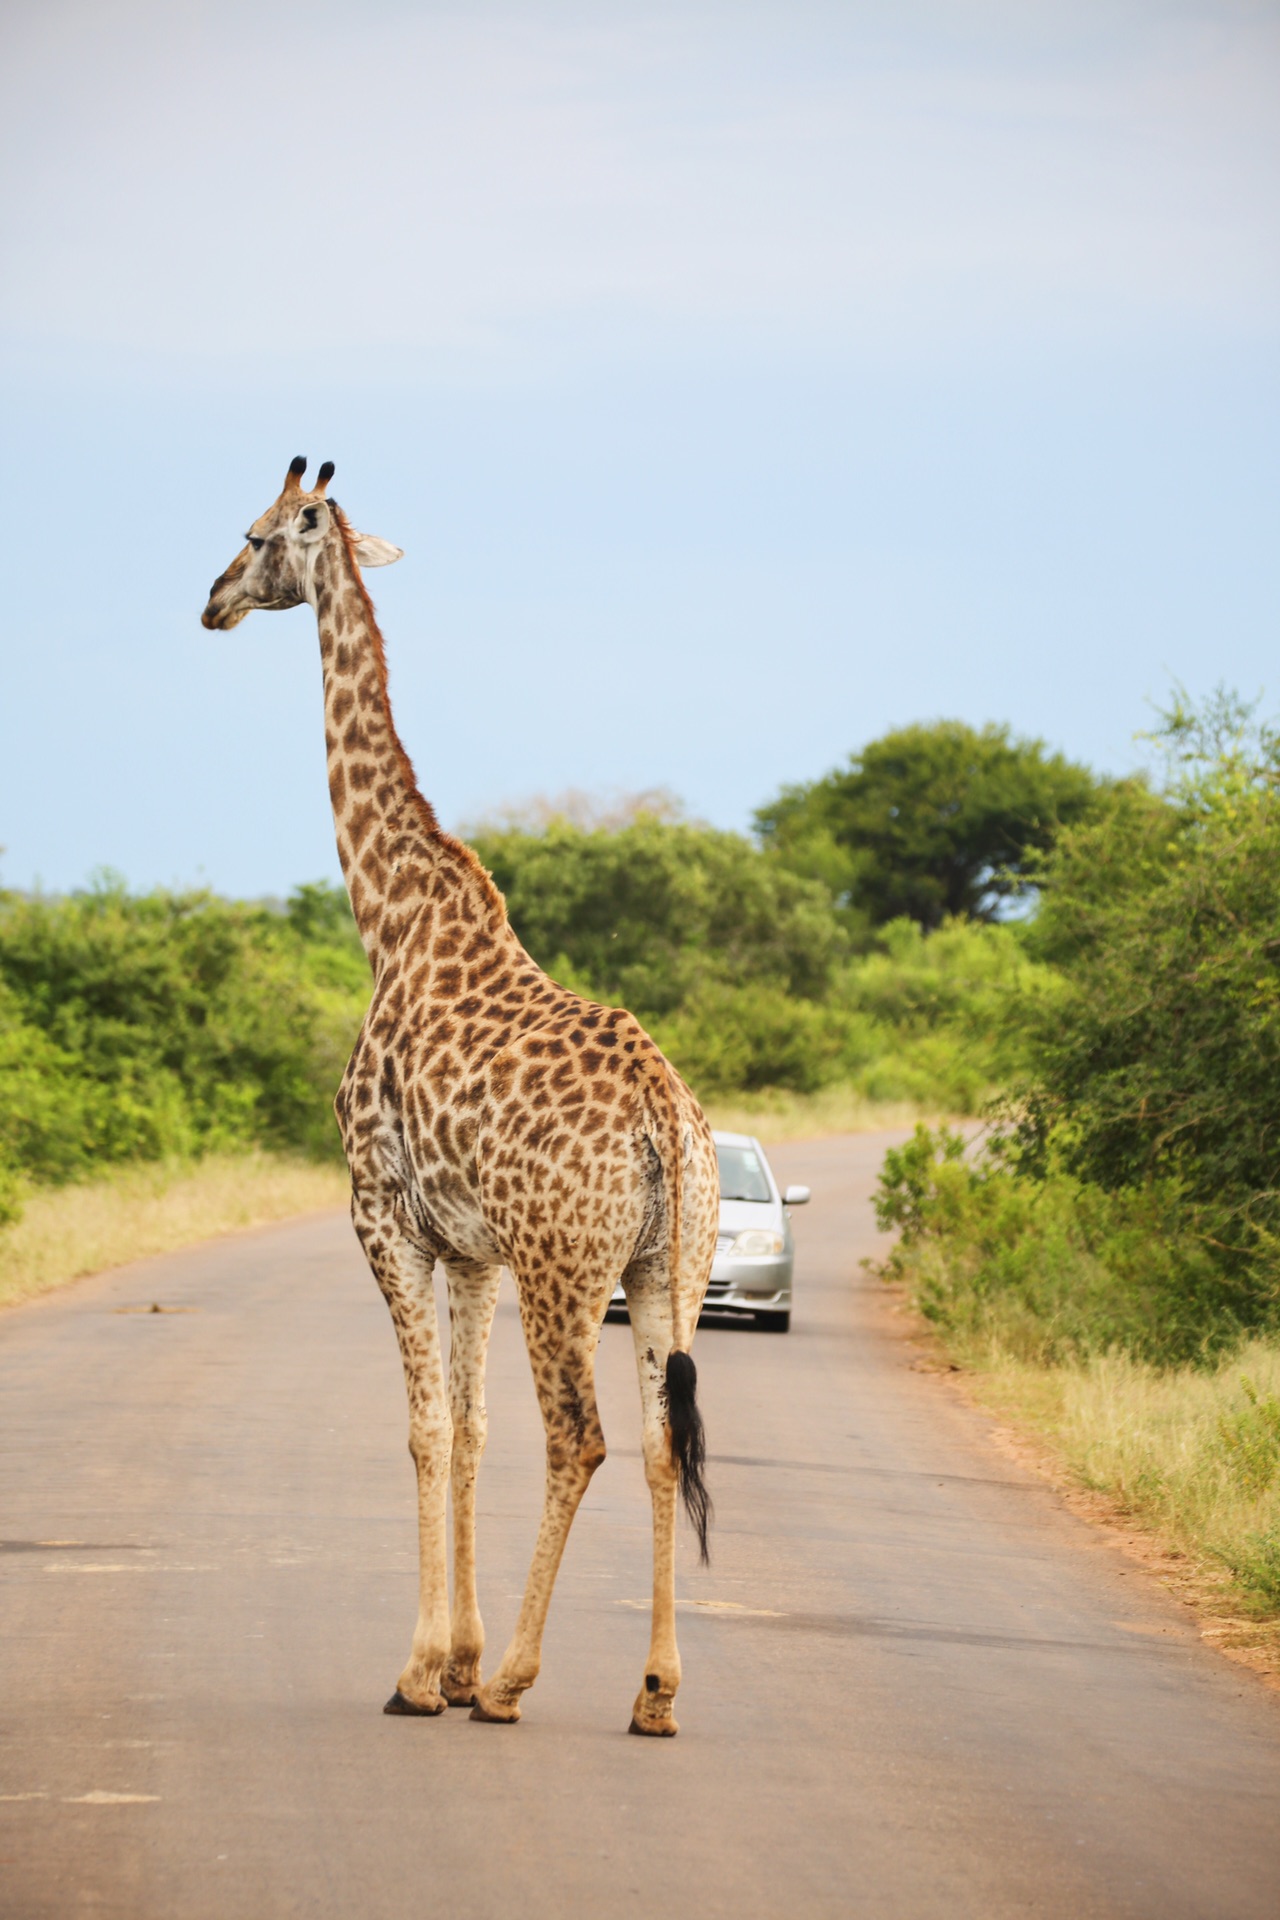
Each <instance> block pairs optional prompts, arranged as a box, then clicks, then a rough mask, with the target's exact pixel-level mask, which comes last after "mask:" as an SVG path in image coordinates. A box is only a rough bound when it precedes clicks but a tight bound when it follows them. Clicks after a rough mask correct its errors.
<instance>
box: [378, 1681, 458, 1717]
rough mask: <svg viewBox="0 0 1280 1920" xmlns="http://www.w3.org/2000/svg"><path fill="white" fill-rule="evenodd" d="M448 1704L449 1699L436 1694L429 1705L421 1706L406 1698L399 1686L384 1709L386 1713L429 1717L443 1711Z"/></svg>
mask: <svg viewBox="0 0 1280 1920" xmlns="http://www.w3.org/2000/svg"><path fill="white" fill-rule="evenodd" d="M448 1704H449V1703H448V1701H447V1700H443V1699H441V1697H440V1695H439V1694H436V1695H435V1696H434V1697H433V1699H432V1700H431V1701H430V1703H429V1704H428V1705H427V1706H422V1707H420V1706H419V1705H418V1703H417V1701H416V1700H406V1699H405V1697H404V1695H403V1694H402V1693H401V1691H400V1689H399V1687H397V1688H396V1690H395V1692H394V1693H393V1694H392V1696H391V1698H390V1699H389V1700H388V1702H387V1704H386V1706H385V1707H384V1708H383V1709H382V1711H383V1712H384V1713H410V1714H419V1715H422V1716H423V1717H426V1718H429V1717H430V1716H432V1715H434V1714H437V1713H443V1712H444V1710H445V1708H446V1707H447V1706H448Z"/></svg>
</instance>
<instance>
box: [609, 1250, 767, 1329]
mask: <svg viewBox="0 0 1280 1920" xmlns="http://www.w3.org/2000/svg"><path fill="white" fill-rule="evenodd" d="M794 1264H795V1257H794V1255H793V1254H790V1253H779V1254H756V1255H752V1256H751V1257H749V1258H748V1257H739V1258H738V1259H732V1258H731V1257H730V1256H729V1255H728V1254H723V1253H721V1254H717V1255H716V1257H715V1259H714V1261H713V1262H712V1264H711V1278H710V1280H709V1281H708V1282H707V1294H706V1298H705V1300H704V1301H703V1303H702V1311H703V1312H704V1313H724V1314H743V1313H786V1312H788V1311H789V1309H790V1306H791V1272H792V1268H793V1266H794ZM626 1304H627V1296H626V1294H625V1293H624V1292H623V1290H622V1288H621V1287H615V1288H614V1290H613V1298H612V1299H611V1300H610V1302H609V1311H610V1312H611V1313H613V1312H615V1311H616V1310H617V1309H618V1308H620V1307H622V1308H625V1306H626Z"/></svg>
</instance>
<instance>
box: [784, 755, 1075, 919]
mask: <svg viewBox="0 0 1280 1920" xmlns="http://www.w3.org/2000/svg"><path fill="white" fill-rule="evenodd" d="M1099 784H1100V783H1099V782H1098V780H1097V778H1096V777H1095V775H1093V774H1092V773H1091V772H1090V771H1089V769H1088V768H1087V767H1083V766H1079V765H1077V764H1076V763H1075V762H1073V761H1070V760H1067V759H1066V758H1065V757H1064V756H1063V755H1062V754H1060V753H1052V754H1051V753H1050V752H1049V751H1048V750H1047V748H1046V747H1045V745H1044V743H1043V741H1040V740H1024V739H1017V738H1014V737H1012V736H1011V734H1010V731H1009V728H1008V727H1005V726H992V725H988V726H985V727H983V728H981V730H978V729H975V728H973V727H970V726H966V725H965V724H964V723H963V722H962V721H959V720H939V721H934V722H932V723H931V724H928V725H918V726H911V727H902V728H899V729H898V730H897V731H896V732H893V733H887V734H885V735H883V737H882V738H881V739H879V740H873V741H872V742H871V744H870V745H869V746H867V747H864V748H863V750H862V751H861V753H856V754H853V755H851V756H850V759H849V764H848V766H847V767H843V768H837V769H835V770H834V771H833V772H831V773H828V774H826V775H824V776H823V778H822V779H820V780H813V781H809V782H806V783H804V784H801V785H798V786H792V787H784V789H783V790H782V792H781V793H780V794H779V795H778V797H777V798H776V799H775V800H773V801H771V802H770V803H769V804H768V805H767V806H764V807H761V808H760V810H759V811H758V812H757V814H756V816H755V818H756V827H757V830H758V831H759V833H760V834H761V836H762V838H763V840H764V842H765V845H766V846H767V847H769V848H771V849H773V850H774V852H775V853H776V855H777V857H778V859H779V860H780V862H781V863H782V864H783V865H784V866H786V867H788V868H789V869H790V870H792V871H793V872H797V873H802V874H806V875H809V876H810V877H812V878H814V879H819V880H822V881H824V882H825V883H826V885H827V886H828V887H830V888H831V890H832V891H833V892H834V893H835V894H836V896H837V898H838V899H839V900H840V901H841V903H842V905H843V906H844V907H845V908H846V909H847V910H849V911H851V913H852V914H853V916H854V917H855V918H856V919H857V920H861V921H862V922H863V923H864V924H867V923H869V924H870V925H872V926H882V925H883V924H884V923H885V922H886V921H889V920H895V919H899V918H902V917H907V918H910V919H912V920H914V921H915V922H916V923H917V925H919V926H920V927H923V928H924V929H926V930H931V929H933V928H935V927H938V926H941V925H942V923H943V921H944V920H946V919H947V918H949V917H954V916H957V915H967V916H969V917H970V918H973V919H979V920H990V919H995V918H997V917H998V916H999V913H1000V909H1001V907H1002V905H1003V903H1004V902H1005V901H1007V900H1008V898H1009V897H1010V896H1011V895H1014V894H1016V893H1018V892H1019V891H1021V890H1022V889H1023V888H1024V887H1025V886H1026V885H1027V883H1028V879H1029V877H1030V875H1031V873H1032V872H1033V871H1034V869H1035V867H1036V865H1037V863H1038V862H1040V861H1041V860H1042V859H1043V857H1044V855H1045V854H1046V853H1047V852H1048V850H1049V848H1050V847H1051V845H1052V843H1053V840H1054V838H1055V836H1056V834H1057V833H1058V831H1059V830H1060V829H1061V828H1062V827H1063V826H1066V825H1069V824H1072V823H1074V822H1076V821H1079V820H1082V819H1084V818H1085V817H1086V816H1087V815H1088V814H1089V813H1090V812H1091V811H1092V809H1093V807H1094V805H1095V804H1096V801H1097V797H1098V793H1099Z"/></svg>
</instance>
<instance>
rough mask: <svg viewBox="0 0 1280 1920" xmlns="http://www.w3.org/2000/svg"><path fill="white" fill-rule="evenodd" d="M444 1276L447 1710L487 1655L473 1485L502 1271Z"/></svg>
mask: <svg viewBox="0 0 1280 1920" xmlns="http://www.w3.org/2000/svg"><path fill="white" fill-rule="evenodd" d="M444 1271H445V1278H446V1280H447V1281H448V1285H449V1328H450V1340H449V1411H450V1414H451V1416H452V1419H453V1454H452V1458H451V1461H450V1482H451V1488H452V1493H453V1610H452V1613H451V1616H450V1648H449V1660H448V1664H447V1665H446V1667H445V1671H444V1680H443V1683H442V1686H441V1692H442V1693H443V1694H444V1697H445V1699H446V1700H447V1701H448V1702H449V1705H450V1706H451V1707H469V1706H472V1705H474V1703H475V1697H476V1689H477V1688H478V1687H479V1685H480V1656H481V1654H482V1653H483V1652H484V1625H483V1622H482V1621H481V1618H480V1605H479V1600H478V1598H477V1594H476V1479H477V1476H478V1474H479V1471H480V1456H481V1454H482V1453H483V1452H484V1443H485V1437H486V1434H487V1432H488V1419H487V1415H486V1412H485V1399H484V1368H485V1358H486V1355H487V1353H488V1347H489V1334H490V1331H491V1329H492V1327H493V1312H494V1308H495V1307H496V1305H497V1301H498V1282H499V1279H500V1278H501V1274H502V1269H501V1267H491V1266H485V1265H484V1264H483V1263H482V1262H480V1261H473V1260H457V1261H454V1260H449V1261H446V1262H445V1269H444Z"/></svg>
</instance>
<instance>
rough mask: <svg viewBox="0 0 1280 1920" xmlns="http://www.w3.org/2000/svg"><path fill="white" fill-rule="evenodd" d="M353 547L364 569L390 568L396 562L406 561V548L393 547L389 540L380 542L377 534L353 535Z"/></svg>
mask: <svg viewBox="0 0 1280 1920" xmlns="http://www.w3.org/2000/svg"><path fill="white" fill-rule="evenodd" d="M351 547H352V551H353V552H354V554H355V556H356V559H357V560H358V561H359V562H360V565H361V566H362V567H389V566H390V565H391V564H392V562H393V561H395V560H403V559H404V548H403V547H393V546H392V544H391V542H390V541H389V540H379V538H378V536H377V534H376V533H354V532H353V533H352V535H351Z"/></svg>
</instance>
